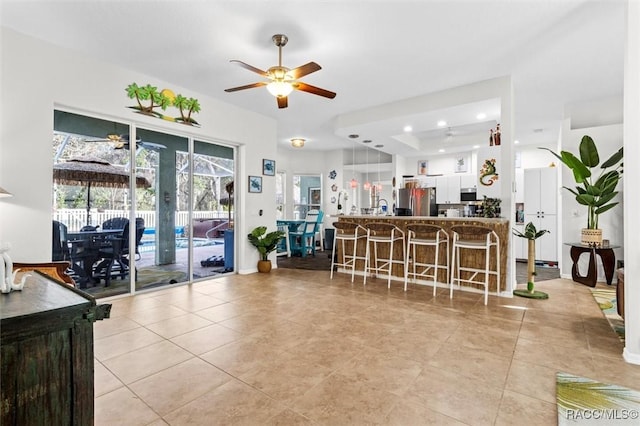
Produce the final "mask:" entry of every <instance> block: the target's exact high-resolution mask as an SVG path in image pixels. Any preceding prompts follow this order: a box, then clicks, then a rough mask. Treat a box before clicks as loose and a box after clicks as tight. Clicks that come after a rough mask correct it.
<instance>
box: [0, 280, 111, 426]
mask: <svg viewBox="0 0 640 426" xmlns="http://www.w3.org/2000/svg"><path fill="white" fill-rule="evenodd" d="M30 274H31V276H30V277H29V278H27V281H26V283H25V285H24V288H23V289H22V291H12V292H11V293H8V294H0V339H1V340H2V347H1V349H0V352H1V353H0V356H1V358H2V376H1V377H0V381H1V383H2V389H1V390H0V397H1V399H0V407H1V409H0V424H2V425H37V424H50V425H93V404H94V401H93V400H94V391H93V363H94V360H93V322H94V321H96V320H99V319H103V318H108V317H109V311H110V309H111V305H108V304H105V305H96V301H95V299H94V298H93V297H92V296H90V295H88V294H86V293H84V292H82V291H80V290H77V289H75V288H74V287H72V286H70V285H68V284H66V283H63V282H61V281H56V280H54V279H52V278H51V277H49V276H47V275H44V274H43V273H41V272H39V271H33V272H31V273H30ZM18 277H20V274H19V275H18Z"/></svg>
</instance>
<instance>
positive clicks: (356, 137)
mask: <svg viewBox="0 0 640 426" xmlns="http://www.w3.org/2000/svg"><path fill="white" fill-rule="evenodd" d="M349 137H350V138H351V139H358V138H359V137H360V135H356V134H355V133H354V134H351V135H349Z"/></svg>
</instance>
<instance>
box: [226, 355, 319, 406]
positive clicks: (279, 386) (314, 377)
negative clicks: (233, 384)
mask: <svg viewBox="0 0 640 426" xmlns="http://www.w3.org/2000/svg"><path fill="white" fill-rule="evenodd" d="M331 372H332V370H331V369H329V368H327V367H323V366H321V365H318V364H313V363H310V362H307V361H305V360H299V359H295V358H294V357H293V356H286V355H285V356H282V357H275V358H273V359H270V360H265V361H263V362H262V364H261V365H259V366H258V367H256V368H254V369H253V370H250V371H248V372H246V373H244V374H241V375H240V376H239V379H241V380H242V381H243V382H245V383H247V384H249V385H251V386H253V387H254V388H256V389H258V390H260V391H262V392H264V393H265V394H266V395H268V396H269V397H271V398H273V399H275V400H276V401H279V402H282V403H285V404H286V405H289V403H290V402H291V401H292V400H294V399H295V398H297V397H298V396H300V395H302V394H303V393H305V392H307V391H308V390H309V389H311V388H313V387H314V386H315V385H317V384H318V383H320V382H321V381H322V380H323V379H324V378H326V377H327V376H328V375H329V374H330V373H331Z"/></svg>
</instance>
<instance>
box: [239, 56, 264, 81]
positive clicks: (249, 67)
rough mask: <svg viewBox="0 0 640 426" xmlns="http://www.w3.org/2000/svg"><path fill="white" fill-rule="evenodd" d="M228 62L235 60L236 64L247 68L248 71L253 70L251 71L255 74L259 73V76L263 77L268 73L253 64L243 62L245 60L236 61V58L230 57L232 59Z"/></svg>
mask: <svg viewBox="0 0 640 426" xmlns="http://www.w3.org/2000/svg"><path fill="white" fill-rule="evenodd" d="M229 62H235V63H236V64H238V65H240V66H241V67H242V68H244V69H247V70H249V71H253V72H255V73H256V74H260V75H261V76H263V77H269V74H267V72H266V71H262V70H261V69H259V68H256V67H254V66H253V65H249V64H247V63H245V62H242V61H238V60H237V59H232V60H230V61H229Z"/></svg>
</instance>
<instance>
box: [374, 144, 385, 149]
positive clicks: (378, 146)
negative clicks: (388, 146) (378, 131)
mask: <svg viewBox="0 0 640 426" xmlns="http://www.w3.org/2000/svg"><path fill="white" fill-rule="evenodd" d="M374 147H376V148H382V147H384V145H382V144H381V143H379V144H378V145H374Z"/></svg>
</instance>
